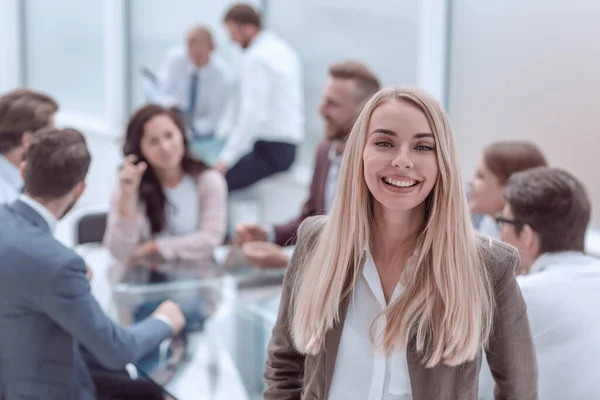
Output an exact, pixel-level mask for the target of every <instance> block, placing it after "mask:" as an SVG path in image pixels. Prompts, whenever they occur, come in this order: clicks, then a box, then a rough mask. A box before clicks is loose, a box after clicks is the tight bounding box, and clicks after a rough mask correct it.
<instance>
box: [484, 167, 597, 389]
mask: <svg viewBox="0 0 600 400" xmlns="http://www.w3.org/2000/svg"><path fill="white" fill-rule="evenodd" d="M505 200H506V206H505V208H504V211H503V212H502V215H500V216H498V217H497V218H496V220H497V222H498V224H499V225H500V227H501V232H502V239H503V240H504V241H505V242H507V243H509V244H511V245H513V246H515V247H516V248H518V249H519V254H520V256H521V269H520V270H519V271H517V273H518V274H521V276H519V277H518V278H517V280H518V282H519V286H520V288H521V292H522V294H523V297H524V299H525V302H526V303H527V314H528V318H529V322H530V325H531V331H532V336H533V340H534V344H535V349H536V354H537V363H538V368H539V395H540V399H544V400H564V399H569V400H587V399H597V398H599V397H600V379H599V377H600V375H599V374H600V373H599V371H600V312H599V310H600V295H598V293H599V292H600V260H598V259H596V258H593V257H590V256H588V255H586V254H585V252H584V240H585V234H586V230H587V227H588V224H589V221H590V215H591V210H590V209H591V207H590V201H589V198H588V196H587V193H586V190H585V188H584V187H583V185H582V184H581V183H580V182H579V181H578V180H577V179H576V178H575V177H573V176H572V175H570V174H569V173H567V172H565V171H562V170H559V169H555V168H547V167H540V168H534V169H530V170H527V171H524V172H519V173H516V174H514V175H512V176H511V178H510V180H509V182H508V186H507V188H506V191H505ZM486 370H487V368H482V371H483V372H484V373H483V374H482V379H481V384H480V393H481V394H480V398H482V399H493V398H494V396H493V388H492V382H493V381H492V380H491V377H490V375H489V372H487V371H486Z"/></svg>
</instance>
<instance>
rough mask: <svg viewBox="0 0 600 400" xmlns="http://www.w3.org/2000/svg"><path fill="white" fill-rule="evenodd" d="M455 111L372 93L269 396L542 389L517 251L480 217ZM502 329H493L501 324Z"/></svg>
mask: <svg viewBox="0 0 600 400" xmlns="http://www.w3.org/2000/svg"><path fill="white" fill-rule="evenodd" d="M457 166H458V159H457V155H456V148H455V144H454V137H453V134H452V130H451V127H450V123H449V121H448V116H447V115H446V113H445V111H444V110H443V108H442V107H441V105H440V104H439V103H438V102H437V100H435V99H434V98H433V97H432V96H431V95H429V94H428V93H426V92H423V91H421V90H418V89H410V88H387V89H383V90H381V91H379V92H378V93H377V94H375V95H374V97H373V98H372V99H371V100H370V101H369V102H368V103H367V105H366V106H365V107H364V109H363V110H362V112H361V114H360V116H359V117H358V120H357V122H356V124H355V125H354V128H353V129H352V132H351V133H350V136H349V138H348V141H347V143H346V148H345V151H344V161H343V164H342V167H341V171H340V177H339V184H338V191H337V194H336V197H335V200H334V204H333V207H332V210H331V212H330V215H329V216H328V217H314V218H310V219H308V220H306V221H305V222H304V223H303V224H302V225H301V226H300V228H299V230H298V244H297V247H296V250H295V252H294V256H293V258H292V261H291V264H290V266H289V267H288V271H287V275H286V278H285V282H284V288H283V294H282V300H281V306H280V310H279V315H278V319H277V322H276V324H275V328H274V331H273V336H272V339H271V342H270V344H269V348H268V359H267V369H266V373H265V377H266V381H267V389H266V391H265V393H264V399H266V400H276V399H329V400H341V399H343V400H364V399H377V400H442V399H444V400H445V399H453V400H454V399H461V400H465V399H468V400H474V399H476V398H477V380H478V372H479V368H480V365H481V356H482V349H485V351H486V353H487V355H488V359H489V361H490V367H491V370H492V373H493V376H494V377H495V380H496V391H497V392H496V393H497V396H498V397H497V398H502V399H504V398H515V399H520V400H534V399H537V368H536V361H535V354H534V350H533V347H532V341H531V334H530V331H529V325H528V322H527V315H526V309H525V304H524V303H523V299H522V297H521V294H520V292H519V289H518V287H517V284H516V280H515V275H514V270H515V269H516V268H517V266H518V264H519V257H518V254H517V253H516V251H515V250H514V249H513V248H511V247H509V246H506V245H504V244H502V243H499V242H496V241H492V240H490V239H489V238H485V237H481V236H478V235H477V234H476V233H475V232H474V231H473V227H472V224H471V221H470V216H469V211H468V207H467V204H466V196H465V193H464V188H463V185H462V181H461V177H460V173H459V171H458V167H457ZM492 327H493V329H492Z"/></svg>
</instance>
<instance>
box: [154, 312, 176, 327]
mask: <svg viewBox="0 0 600 400" xmlns="http://www.w3.org/2000/svg"><path fill="white" fill-rule="evenodd" d="M152 318H156V319H157V320H159V321H162V322H164V323H165V324H167V325H169V328H171V329H173V325H172V324H171V321H170V320H169V318H167V317H165V316H164V315H162V314H154V315H152Z"/></svg>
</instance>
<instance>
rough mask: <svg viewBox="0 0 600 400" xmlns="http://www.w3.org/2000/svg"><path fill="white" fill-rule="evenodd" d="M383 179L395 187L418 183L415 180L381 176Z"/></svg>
mask: <svg viewBox="0 0 600 400" xmlns="http://www.w3.org/2000/svg"><path fill="white" fill-rule="evenodd" d="M383 181H384V182H385V183H388V184H390V185H393V186H396V187H411V186H415V185H416V184H417V183H418V182H417V181H415V180H400V179H394V178H383Z"/></svg>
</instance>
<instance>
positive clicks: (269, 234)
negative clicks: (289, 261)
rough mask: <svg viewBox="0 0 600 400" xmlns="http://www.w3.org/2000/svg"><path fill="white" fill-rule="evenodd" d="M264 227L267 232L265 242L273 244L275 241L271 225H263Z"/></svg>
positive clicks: (273, 228)
mask: <svg viewBox="0 0 600 400" xmlns="http://www.w3.org/2000/svg"><path fill="white" fill-rule="evenodd" d="M264 227H265V229H266V230H267V242H271V243H275V240H277V234H276V233H275V227H274V226H273V225H271V224H267V225H264Z"/></svg>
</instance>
